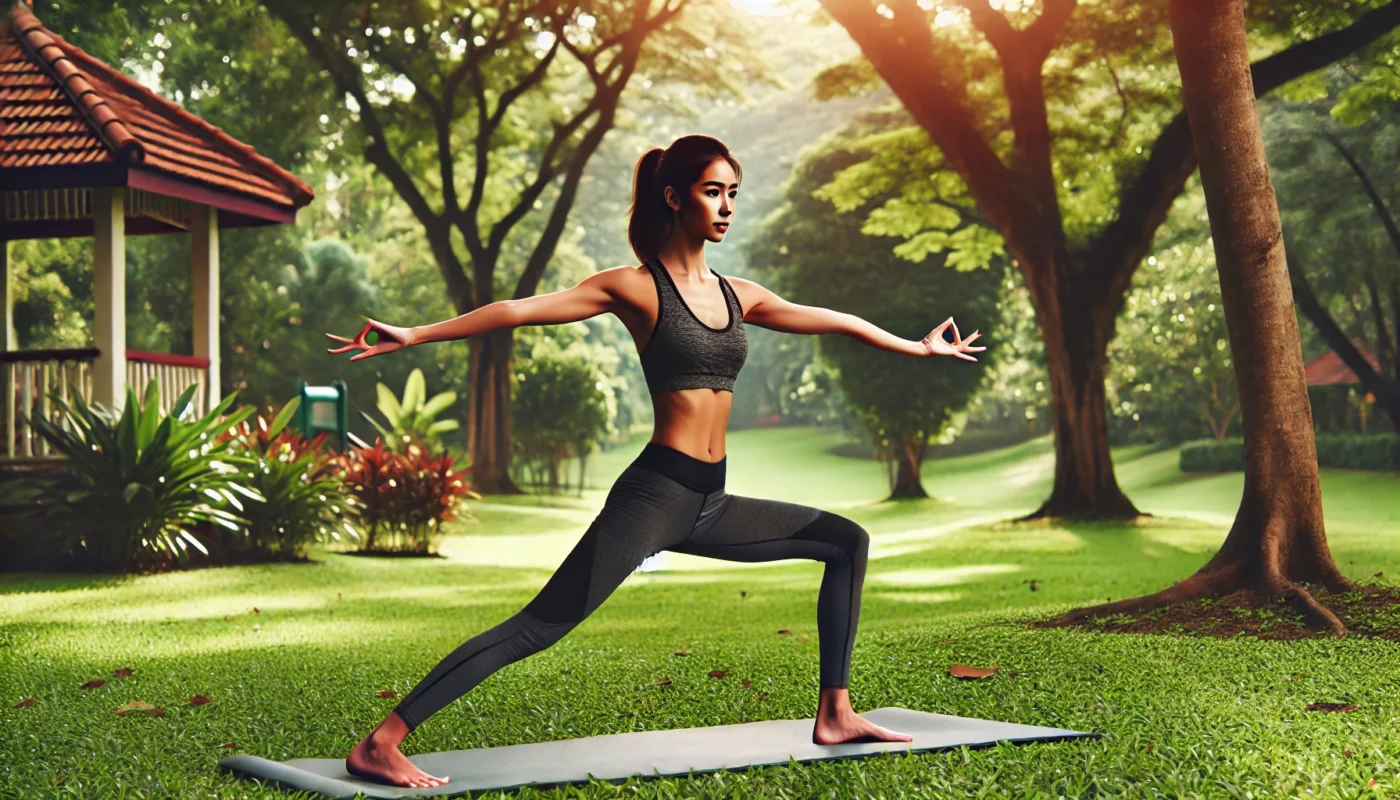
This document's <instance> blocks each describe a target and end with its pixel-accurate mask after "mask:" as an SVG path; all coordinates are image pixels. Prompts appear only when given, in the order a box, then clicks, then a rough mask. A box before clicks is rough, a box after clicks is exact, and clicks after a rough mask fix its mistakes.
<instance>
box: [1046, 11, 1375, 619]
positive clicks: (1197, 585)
mask: <svg viewBox="0 0 1400 800" xmlns="http://www.w3.org/2000/svg"><path fill="white" fill-rule="evenodd" d="M1169 14H1170V17H1171V26H1172V38H1173V41H1174V43H1175V48H1176V57H1177V64H1178V65H1179V67H1180V70H1181V83H1182V94H1183V97H1184V99H1185V104H1186V110H1187V114H1188V115H1189V118H1190V123H1191V133H1192V138H1193V139H1194V141H1195V142H1196V155H1197V158H1198V160H1199V163H1200V170H1201V184H1202V186H1203V187H1204V189H1205V196H1206V208H1207V211H1208V212H1209V215H1210V229H1211V235H1212V237H1213V241H1214V246H1215V258H1216V264H1217V267H1218V269H1219V273H1220V289H1221V294H1222V297H1223V302H1224V306H1225V323H1226V326H1227V328H1228V330H1229V336H1230V351H1231V353H1232V354H1233V362H1234V368H1235V377H1236V380H1237V382H1238V386H1239V396H1240V405H1241V421H1242V423H1243V425H1244V444H1245V468H1244V496H1243V497H1242V499H1241V502H1240V507H1239V511H1238V512H1237V514H1236V516H1235V522H1234V525H1233V526H1232V527H1231V528H1230V533H1229V535H1228V536H1227V537H1226V539H1225V543H1224V545H1222V546H1221V548H1220V551H1219V552H1218V553H1216V554H1215V557H1214V558H1212V559H1211V560H1210V562H1209V563H1207V564H1206V565H1205V566H1204V567H1202V568H1201V569H1200V571H1198V572H1197V573H1196V574H1195V575H1192V576H1191V577H1189V578H1187V579H1186V580H1184V581H1181V582H1180V583H1177V584H1176V585H1174V586H1172V587H1170V588H1168V589H1166V590H1164V591H1162V592H1158V593H1157V594H1154V595H1149V596H1146V597H1140V598H1136V599H1132V600H1124V601H1120V602H1117V603H1110V604H1107V605H1103V606H1097V607H1094V608H1089V609H1080V610H1078V611H1074V612H1071V613H1070V614H1068V615H1066V617H1063V618H1061V619H1062V620H1066V621H1068V620H1071V619H1083V618H1085V617H1088V616H1091V615H1097V614H1112V613H1119V612H1138V611H1142V610H1144V609H1147V608H1153V607H1156V606H1160V605H1164V604H1167V603H1174V602H1179V601H1183V600H1191V599H1197V598H1201V597H1219V596H1223V595H1226V594H1230V593H1232V592H1235V591H1238V590H1241V589H1247V590H1251V591H1253V592H1255V593H1257V594H1258V595H1261V596H1266V597H1277V596H1282V597H1285V598H1287V599H1288V600H1289V601H1290V602H1291V603H1292V604H1293V606H1294V607H1295V608H1297V609H1298V610H1299V611H1300V612H1301V613H1303V614H1304V616H1305V618H1306V619H1307V622H1308V624H1309V626H1310V627H1313V628H1320V629H1328V630H1331V631H1332V632H1333V633H1336V634H1342V633H1345V631H1346V629H1345V627H1344V626H1343V625H1342V623H1341V621H1340V620H1339V619H1337V617H1336V615H1335V614H1333V613H1332V612H1331V611H1330V610H1328V609H1327V608H1326V607H1324V606H1322V605H1321V604H1320V603H1318V602H1317V601H1316V600H1315V599H1313V597H1312V595H1311V594H1309V592H1308V590H1307V589H1306V588H1305V587H1304V586H1303V585H1302V584H1303V583H1310V584H1315V585H1318V586H1322V587H1325V588H1326V589H1327V590H1329V591H1333V592H1336V591H1342V590H1346V589H1349V588H1353V587H1352V584H1351V583H1350V582H1349V581H1348V580H1347V579H1346V578H1345V577H1343V576H1342V574H1341V572H1340V571H1339V570H1338V569H1337V566H1336V564H1335V563H1334V562H1333V561H1332V556H1331V553H1330V552H1329V551H1328V548H1327V538H1326V533H1325V531H1324V529H1323V522H1322V493H1321V490H1320V487H1319V485H1318V474H1317V447H1316V442H1315V441H1314V439H1313V425H1312V408H1311V405H1310V403H1309V401H1308V394H1307V387H1306V385H1305V383H1304V378H1303V353H1302V342H1301V340H1300V338H1299V334H1298V321H1297V317H1296V316H1295V313H1294V309H1293V293H1292V291H1291V289H1290V287H1289V278H1288V268H1287V265H1286V263H1285V256H1284V249H1283V229H1282V224H1281V222H1280V221H1279V215H1278V205H1277V203H1276V201H1275V199H1274V189H1273V183H1272V181H1271V180H1270V179H1269V169H1268V164H1267V163H1266V161H1265V158H1264V141H1263V137H1262V135H1261V133H1260V128H1259V118H1258V116H1257V112H1256V110H1255V105H1254V90H1253V86H1252V84H1251V78H1250V73H1249V59H1248V53H1247V50H1246V46H1245V28H1244V14H1243V0H1171V4H1170V6H1169Z"/></svg>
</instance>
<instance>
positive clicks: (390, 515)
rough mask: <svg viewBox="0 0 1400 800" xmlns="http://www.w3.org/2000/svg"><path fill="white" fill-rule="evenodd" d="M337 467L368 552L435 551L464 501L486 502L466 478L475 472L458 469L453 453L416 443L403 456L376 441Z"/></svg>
mask: <svg viewBox="0 0 1400 800" xmlns="http://www.w3.org/2000/svg"><path fill="white" fill-rule="evenodd" d="M334 464H335V467H334V468H335V470H336V471H337V473H338V474H339V475H340V476H341V478H342V479H343V480H344V481H345V483H346V486H347V487H348V489H349V491H350V493H351V494H352V495H353V496H354V498H355V505H356V506H358V507H359V509H360V519H361V525H360V529H361V530H362V531H363V533H364V535H363V538H361V540H360V546H361V547H360V549H361V550H362V551H364V552H408V553H417V554H424V555H426V554H430V553H433V552H435V550H436V548H437V540H438V537H439V536H440V535H441V533H442V523H444V522H451V521H453V520H455V519H456V518H457V517H456V514H457V511H458V508H459V506H460V505H461V502H462V498H463V497H472V498H474V499H478V500H479V499H481V495H479V494H477V493H476V492H473V491H472V490H471V485H470V484H469V483H468V480H467V478H466V473H469V472H471V469H470V468H468V469H465V470H456V471H454V470H453V465H452V456H451V455H449V454H447V453H443V454H442V455H439V456H433V455H430V454H429V453H428V451H427V450H426V449H425V448H424V447H422V446H421V445H419V444H418V443H416V442H410V443H409V445H408V447H407V448H406V449H405V451H404V452H402V453H398V452H395V451H393V450H390V449H387V448H386V447H384V442H383V440H382V439H376V440H375V442H374V446H373V447H355V448H351V449H350V450H348V451H346V452H344V453H340V454H338V455H337V456H335V458H334Z"/></svg>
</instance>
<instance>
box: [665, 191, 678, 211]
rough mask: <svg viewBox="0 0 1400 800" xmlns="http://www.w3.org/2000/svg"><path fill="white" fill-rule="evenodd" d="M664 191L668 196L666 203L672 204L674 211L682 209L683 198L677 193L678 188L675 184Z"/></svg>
mask: <svg viewBox="0 0 1400 800" xmlns="http://www.w3.org/2000/svg"><path fill="white" fill-rule="evenodd" d="M664 192H665V196H666V205H668V206H670V207H671V210H672V211H680V210H681V198H680V196H679V195H677V194H676V188H675V187H674V186H667V187H666V188H665V190H664Z"/></svg>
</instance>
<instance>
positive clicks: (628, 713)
mask: <svg viewBox="0 0 1400 800" xmlns="http://www.w3.org/2000/svg"><path fill="white" fill-rule="evenodd" d="M622 716H624V717H630V716H632V712H631V711H624V712H622Z"/></svg>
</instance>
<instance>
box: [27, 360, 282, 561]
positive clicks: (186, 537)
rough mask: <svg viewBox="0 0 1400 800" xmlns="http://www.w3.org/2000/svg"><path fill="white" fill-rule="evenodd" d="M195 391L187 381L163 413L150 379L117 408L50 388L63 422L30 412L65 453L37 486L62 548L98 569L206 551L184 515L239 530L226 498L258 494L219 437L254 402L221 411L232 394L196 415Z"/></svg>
mask: <svg viewBox="0 0 1400 800" xmlns="http://www.w3.org/2000/svg"><path fill="white" fill-rule="evenodd" d="M195 389H196V386H195V385H194V384H191V385H190V386H189V387H188V388H186V389H185V391H184V392H183V393H182V394H181V395H180V396H179V398H178V399H176V401H175V404H174V406H173V407H172V408H171V410H170V413H169V414H166V415H164V416H162V415H161V413H160V405H159V397H160V389H159V384H158V383H157V381H156V380H155V379H154V378H153V379H151V381H150V382H149V383H147V384H146V391H145V398H144V401H143V402H142V403H140V404H139V405H138V404H137V399H136V393H135V392H134V391H133V390H132V389H131V387H127V390H126V404H125V406H124V407H123V409H122V411H121V413H120V415H118V414H117V413H116V412H115V411H113V410H112V409H110V408H107V407H106V406H103V405H102V404H100V403H93V404H92V405H91V406H89V405H88V404H87V403H85V402H84V401H83V399H82V396H81V394H80V393H77V392H75V393H74V399H73V404H72V405H71V406H70V405H69V404H68V402H67V401H65V400H64V399H63V398H62V397H60V396H59V395H58V394H57V393H52V394H50V395H49V397H50V399H51V400H52V401H53V402H54V403H55V404H57V405H58V407H59V408H60V409H61V411H62V415H63V418H64V424H63V425H62V426H59V425H55V424H53V423H52V422H50V421H49V420H47V419H43V418H39V417H35V418H32V419H28V418H27V419H28V422H29V424H30V425H32V426H33V427H34V428H35V429H36V430H38V431H39V434H40V435H41V436H43V437H44V438H45V439H47V440H48V442H49V443H50V444H51V445H52V446H53V447H54V448H56V449H57V450H59V451H60V452H61V453H63V454H64V455H65V456H67V457H68V460H67V462H66V465H65V466H66V472H65V474H64V475H63V476H62V477H61V478H59V479H58V480H56V481H53V482H50V483H49V484H47V485H46V486H45V487H44V489H43V491H42V499H41V500H40V504H41V505H42V506H43V507H44V512H45V513H44V514H43V518H44V519H49V518H54V519H55V520H56V521H58V522H59V523H60V524H59V525H58V527H57V530H59V531H60V532H61V533H60V535H61V536H63V537H64V542H63V546H62V550H63V551H64V552H65V553H74V554H77V555H78V556H79V557H80V561H81V562H83V563H85V564H86V565H88V566H91V567H94V568H97V569H101V570H116V571H128V570H146V569H161V568H167V567H169V566H170V565H171V564H172V563H173V562H179V563H180V564H185V563H186V562H187V560H188V557H189V549H190V548H191V547H193V548H195V549H196V550H199V551H200V552H201V553H204V554H205V555H208V554H209V550H208V549H207V548H206V547H205V545H204V544H203V543H202V542H200V541H199V539H197V538H196V537H195V536H194V534H192V533H191V532H190V529H189V528H190V525H191V523H193V522H196V521H203V522H208V523H211V524H215V525H221V526H223V527H225V528H228V529H230V530H237V529H238V525H240V524H243V523H244V522H245V521H244V520H243V519H242V518H241V517H239V516H237V515H236V514H234V513H232V512H230V511H228V510H227V509H225V508H223V506H226V505H232V506H233V507H234V508H236V509H238V510H239V511H242V510H243V504H242V503H241V502H240V501H239V500H238V498H237V497H235V496H234V492H238V493H240V494H243V495H244V496H246V497H248V498H250V499H252V500H262V497H261V496H259V495H258V494H257V493H256V492H254V491H252V490H251V489H249V488H248V487H246V486H244V485H242V484H241V483H239V482H238V481H237V480H235V476H236V474H237V472H238V468H239V467H240V466H247V465H248V462H247V460H246V458H245V457H242V456H240V455H238V454H237V453H232V452H228V442H219V441H217V440H216V437H217V434H218V432H219V431H220V430H221V429H225V428H228V427H231V426H236V425H238V424H239V423H241V422H242V421H243V420H245V419H247V418H248V416H249V415H251V414H252V413H253V412H254V410H255V409H253V408H252V407H245V408H241V409H239V410H237V411H235V412H233V413H232V414H230V415H229V416H228V417H227V418H225V417H224V413H225V412H226V411H228V409H229V407H230V406H231V405H232V404H233V401H234V398H235V397H236V396H237V394H238V393H237V392H234V393H232V394H230V395H228V396H227V397H225V398H224V399H223V401H222V402H220V403H219V404H218V405H217V406H215V407H214V408H213V409H212V410H210V411H209V413H208V414H205V415H204V416H203V417H200V418H197V419H196V418H194V417H193V414H192V413H190V414H189V416H190V419H189V420H185V419H184V417H185V416H186V414H187V412H189V406H190V401H191V398H193V397H194V393H195ZM211 501H213V503H214V504H211Z"/></svg>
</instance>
